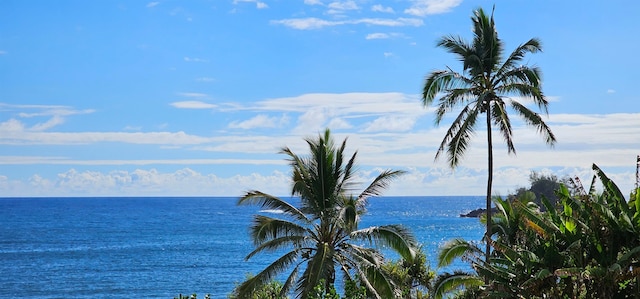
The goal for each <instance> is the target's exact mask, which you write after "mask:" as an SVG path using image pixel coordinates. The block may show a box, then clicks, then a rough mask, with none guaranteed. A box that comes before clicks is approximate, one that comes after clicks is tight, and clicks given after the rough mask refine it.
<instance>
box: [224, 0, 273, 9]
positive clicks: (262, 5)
mask: <svg viewBox="0 0 640 299" xmlns="http://www.w3.org/2000/svg"><path fill="white" fill-rule="evenodd" d="M242 2H244V3H255V4H256V8H257V9H265V8H269V5H267V3H264V2H262V1H258V0H233V4H236V5H237V4H239V3H242Z"/></svg>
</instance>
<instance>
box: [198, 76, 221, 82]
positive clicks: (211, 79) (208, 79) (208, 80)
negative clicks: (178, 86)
mask: <svg viewBox="0 0 640 299" xmlns="http://www.w3.org/2000/svg"><path fill="white" fill-rule="evenodd" d="M196 81H198V82H214V81H216V78H211V77H200V78H196Z"/></svg>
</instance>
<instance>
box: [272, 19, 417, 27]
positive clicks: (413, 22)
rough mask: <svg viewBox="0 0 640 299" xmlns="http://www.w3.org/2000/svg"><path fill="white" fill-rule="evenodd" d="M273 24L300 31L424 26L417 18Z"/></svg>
mask: <svg viewBox="0 0 640 299" xmlns="http://www.w3.org/2000/svg"><path fill="white" fill-rule="evenodd" d="M271 24H276V25H284V26H287V27H291V28H293V29H298V30H310V29H321V28H323V27H331V26H340V25H360V24H363V25H375V26H389V27H400V26H414V27H419V26H422V25H423V24H424V22H423V21H422V20H421V19H415V18H397V19H378V18H363V19H353V20H340V21H330V20H324V19H319V18H298V19H296V18H294V19H283V20H272V21H271Z"/></svg>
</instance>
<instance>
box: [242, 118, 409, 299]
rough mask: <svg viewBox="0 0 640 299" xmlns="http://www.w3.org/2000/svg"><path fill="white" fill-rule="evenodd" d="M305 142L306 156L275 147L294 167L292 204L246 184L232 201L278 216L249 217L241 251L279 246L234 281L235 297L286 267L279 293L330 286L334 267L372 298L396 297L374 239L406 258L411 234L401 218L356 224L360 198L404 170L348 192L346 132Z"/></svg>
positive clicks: (350, 170)
mask: <svg viewBox="0 0 640 299" xmlns="http://www.w3.org/2000/svg"><path fill="white" fill-rule="evenodd" d="M306 142H307V144H308V146H309V150H310V155H309V156H307V157H301V156H298V155H296V154H295V153H293V151H291V150H290V149H289V148H286V147H285V148H283V149H282V153H284V154H286V155H287V156H288V157H289V162H290V165H291V167H292V168H293V171H292V180H293V182H292V190H291V194H292V195H293V196H297V197H299V206H294V205H293V204H292V203H290V202H287V201H286V200H283V199H281V198H278V197H275V196H272V195H269V194H266V193H263V192H260V191H249V192H247V193H246V194H245V195H244V196H243V197H242V198H240V200H239V202H238V204H241V205H244V204H257V205H261V206H262V207H268V208H269V209H278V210H280V211H282V213H281V214H278V215H280V216H279V217H277V218H276V217H271V216H266V215H256V216H255V217H254V221H253V225H252V226H251V227H250V232H251V238H252V240H253V242H254V245H255V249H254V250H253V251H252V252H251V253H249V255H247V257H246V258H247V259H249V258H251V257H253V256H254V255H256V254H259V253H263V252H268V251H276V250H278V251H279V252H282V251H284V252H285V253H284V254H283V255H282V256H281V257H280V258H278V259H276V260H275V261H274V262H273V263H271V264H270V265H269V266H267V267H266V268H265V269H264V270H262V271H261V272H260V273H258V274H256V275H255V276H253V277H251V278H249V279H248V280H246V281H245V282H244V283H242V284H241V285H239V286H238V288H237V289H236V293H237V294H238V298H246V297H247V295H249V294H251V293H252V292H253V291H254V290H256V289H258V288H259V287H260V286H261V285H263V284H265V283H268V282H269V281H272V280H273V279H275V278H276V277H277V276H278V275H279V274H283V273H284V272H287V271H290V273H289V275H288V277H287V279H286V280H285V282H284V284H283V288H282V294H287V293H288V292H289V291H290V290H293V289H292V288H293V287H295V293H296V295H297V297H298V298H307V295H308V294H309V292H311V291H312V290H313V289H314V288H315V287H316V286H318V285H319V284H321V283H322V282H324V285H323V287H324V288H325V290H327V291H328V290H329V289H331V288H333V286H334V283H335V279H336V269H338V271H340V272H341V273H342V277H343V278H344V279H345V280H353V281H359V282H360V284H361V285H363V286H365V287H366V288H367V289H368V291H369V292H370V293H371V294H373V295H374V296H375V297H378V298H394V297H397V292H398V289H397V288H396V286H395V284H394V282H393V281H392V280H391V279H390V278H389V277H388V276H387V275H386V274H385V272H384V271H383V270H382V265H383V263H384V259H383V256H382V254H381V253H380V252H379V251H378V250H376V248H375V246H385V247H386V248H391V249H393V250H395V251H396V252H398V253H399V254H400V256H401V257H402V258H404V259H405V260H408V261H411V260H413V258H414V257H415V249H416V248H417V242H416V240H415V238H414V236H413V235H412V234H411V233H410V232H409V231H408V230H407V229H406V228H404V227H402V226H400V225H384V226H376V227H369V228H364V229H361V228H358V223H359V221H360V217H361V216H363V214H364V213H365V212H366V206H367V198H368V197H370V196H375V195H379V194H380V192H381V191H382V189H384V188H385V187H387V186H388V184H389V182H390V181H391V180H392V179H394V178H396V177H398V176H399V175H401V174H402V173H403V172H402V171H384V172H382V173H381V174H380V175H378V176H377V177H376V178H375V179H374V180H373V182H372V183H371V184H369V186H368V187H367V188H365V189H364V191H362V192H361V193H360V194H359V195H358V196H357V197H353V196H351V195H350V194H349V193H350V192H352V191H353V188H354V187H355V185H354V183H355V182H354V179H355V178H354V169H355V168H354V167H355V159H356V153H354V154H353V155H352V156H351V158H350V159H349V160H345V158H346V157H345V156H344V150H345V147H346V139H345V140H344V141H343V142H342V144H341V145H340V147H336V146H335V144H334V142H333V139H332V138H331V135H330V132H329V130H328V129H327V130H326V131H325V133H324V136H323V135H320V136H318V138H317V139H306ZM366 244H369V245H373V247H372V246H365V245H366ZM300 272H302V273H301V274H300Z"/></svg>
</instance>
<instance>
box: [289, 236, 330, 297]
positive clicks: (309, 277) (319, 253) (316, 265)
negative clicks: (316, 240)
mask: <svg viewBox="0 0 640 299" xmlns="http://www.w3.org/2000/svg"><path fill="white" fill-rule="evenodd" d="M333 269H334V264H333V249H332V248H331V247H330V246H329V244H327V243H323V244H318V246H317V248H316V253H315V254H314V255H313V256H312V257H311V258H310V259H308V262H307V268H306V269H305V272H304V273H303V274H302V276H301V277H300V280H299V281H298V286H297V292H298V293H299V294H300V295H301V298H307V294H309V292H311V290H313V288H315V287H316V286H317V285H318V284H319V283H320V281H321V280H325V283H326V280H327V278H329V272H330V271H333Z"/></svg>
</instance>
